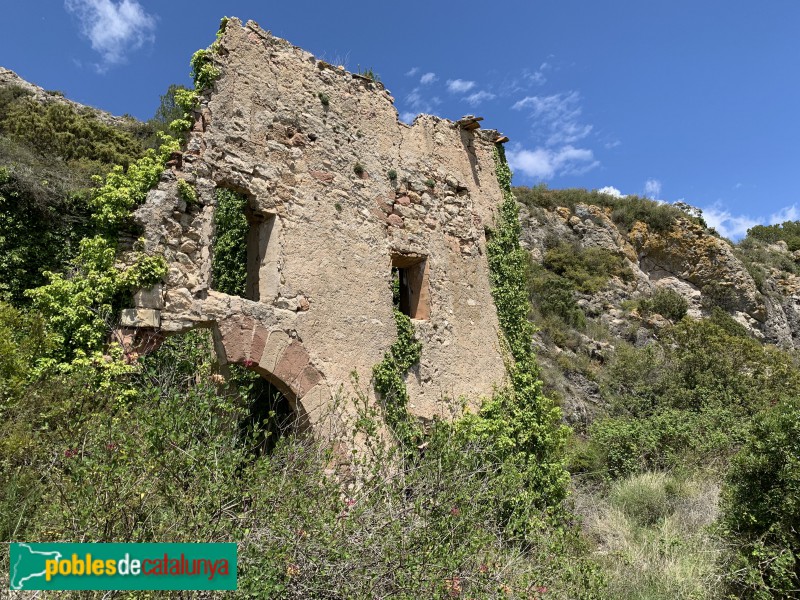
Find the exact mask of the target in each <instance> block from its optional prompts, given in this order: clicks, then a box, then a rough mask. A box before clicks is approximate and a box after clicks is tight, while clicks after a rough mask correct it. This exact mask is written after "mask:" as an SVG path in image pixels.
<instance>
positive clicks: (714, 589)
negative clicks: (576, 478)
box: [575, 473, 723, 600]
mask: <svg viewBox="0 0 800 600" xmlns="http://www.w3.org/2000/svg"><path fill="white" fill-rule="evenodd" d="M718 498H719V482H718V481H717V480H716V479H715V478H713V477H710V476H708V474H707V473H694V474H692V475H691V476H688V477H678V476H673V475H669V474H664V473H643V474H640V475H634V476H631V477H629V478H626V479H623V480H619V481H617V482H615V483H613V484H612V485H611V486H610V488H609V489H608V490H606V491H605V492H600V491H597V490H595V491H590V490H586V489H583V490H581V489H578V490H576V493H575V501H576V509H577V511H578V513H579V514H580V515H581V516H582V517H583V520H584V528H585V530H586V533H587V534H588V536H589V538H590V539H591V540H592V541H593V542H594V544H595V557H596V559H597V560H598V562H599V563H600V564H601V566H602V568H603V571H604V572H605V576H606V578H607V582H608V590H607V594H608V597H609V598H615V599H619V600H634V599H641V600H645V599H646V600H658V599H661V598H663V599H665V600H666V599H669V600H675V599H692V600H701V599H702V600H707V599H708V600H710V599H714V598H719V597H720V596H719V595H718V594H719V592H718V590H719V588H720V585H721V577H720V573H719V569H718V565H719V563H720V556H721V553H722V551H723V546H722V544H721V542H720V541H719V540H718V539H717V538H715V536H714V535H713V534H712V533H711V532H710V530H709V527H708V526H709V525H710V524H711V523H712V522H713V521H714V520H715V518H716V516H717V505H718Z"/></svg>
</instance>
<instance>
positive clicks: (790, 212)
mask: <svg viewBox="0 0 800 600" xmlns="http://www.w3.org/2000/svg"><path fill="white" fill-rule="evenodd" d="M798 219H800V211H798V210H797V205H796V204H792V205H791V206H784V207H783V208H782V209H780V210H779V211H778V212H776V213H772V214H771V215H770V216H769V224H770V225H777V224H779V223H783V222H785V221H797V220H798Z"/></svg>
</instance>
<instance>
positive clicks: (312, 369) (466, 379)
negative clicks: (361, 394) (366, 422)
mask: <svg viewBox="0 0 800 600" xmlns="http://www.w3.org/2000/svg"><path fill="white" fill-rule="evenodd" d="M214 61H215V66H216V67H217V68H218V69H219V71H220V76H219V78H218V79H217V80H216V81H215V83H214V84H213V86H212V87H211V88H210V89H208V90H206V91H205V92H204V94H203V96H202V99H201V104H200V107H199V108H198V109H197V111H196V113H195V118H196V120H195V123H194V127H193V129H192V131H191V132H190V134H189V137H188V140H187V144H186V149H185V152H184V153H182V155H180V156H175V157H174V159H173V160H172V161H171V163H170V168H169V169H167V170H166V171H165V172H164V174H163V176H162V178H161V181H160V183H159V184H158V186H157V187H156V188H155V189H153V190H152V191H151V192H150V194H149V196H148V198H147V201H146V203H145V204H144V205H142V206H141V207H140V208H139V209H138V210H137V212H136V220H137V221H138V223H139V224H140V225H141V227H142V229H143V237H144V239H145V243H144V245H145V250H146V251H148V252H152V253H160V254H162V255H163V256H165V257H166V259H167V262H168V264H169V274H168V277H167V279H166V281H165V282H164V283H163V284H162V285H160V286H157V287H156V288H155V289H153V290H143V291H141V292H140V293H138V294H137V295H136V299H135V301H136V307H135V308H134V309H132V310H131V311H128V312H127V313H126V318H127V321H126V322H127V323H128V325H129V326H131V327H135V326H140V327H149V328H150V329H153V328H154V327H153V326H157V328H158V330H159V331H160V332H162V333H164V334H170V333H176V332H181V331H185V330H187V329H190V328H193V327H210V328H212V329H213V330H214V331H215V333H216V336H217V339H218V341H219V344H218V346H219V349H220V352H221V353H222V354H223V355H224V359H225V360H227V361H229V362H236V363H242V364H245V365H247V366H248V367H250V368H252V369H254V370H257V371H258V372H259V373H261V374H262V375H263V376H264V377H266V378H268V379H269V380H270V381H272V382H273V383H274V384H275V385H277V386H278V387H279V388H280V389H281V390H282V391H283V392H284V393H285V394H286V395H287V397H289V399H290V401H291V402H294V403H295V407H296V409H297V411H298V412H299V413H301V414H302V415H304V416H305V417H307V418H308V419H309V420H310V422H311V423H312V424H314V423H317V422H318V420H319V419H320V418H321V415H322V414H323V413H324V411H325V409H326V407H328V406H329V405H330V402H331V398H332V397H334V396H335V395H337V393H339V391H340V390H342V389H345V390H346V391H350V390H351V387H350V386H351V382H352V376H353V374H354V373H355V374H357V375H358V378H359V380H360V382H361V386H362V389H364V390H365V391H366V392H367V394H368V397H369V398H370V400H371V401H372V402H375V401H376V398H375V395H374V392H372V391H371V389H367V388H369V387H370V386H368V384H367V382H369V380H370V377H371V370H372V367H373V365H375V364H376V363H378V362H379V361H380V360H381V359H382V358H383V355H384V353H385V352H386V351H387V349H388V348H389V346H390V345H391V344H392V342H393V341H394V339H395V337H396V331H395V321H394V318H393V301H392V290H391V287H390V283H391V273H392V268H393V267H394V268H396V269H399V270H401V271H403V273H404V274H405V276H406V279H405V282H406V283H405V285H407V286H408V287H409V289H408V290H406V292H407V293H408V294H409V295H410V296H412V297H413V298H414V301H413V303H412V304H413V306H410V307H406V309H405V310H406V311H407V313H408V315H409V316H410V317H411V318H412V319H413V322H414V325H415V330H416V335H417V337H418V339H419V340H421V341H422V343H423V349H422V358H421V361H420V363H419V365H418V366H417V367H415V368H414V369H412V371H411V372H409V374H408V376H407V377H406V384H407V388H408V391H409V396H410V406H409V409H410V411H411V412H412V414H414V415H416V416H418V417H421V418H424V419H431V418H434V417H437V416H441V417H447V416H448V415H449V414H450V411H451V408H452V406H451V404H452V402H453V401H456V400H459V399H461V398H462V397H464V398H466V399H467V400H468V401H469V402H470V403H473V404H474V403H476V402H477V401H478V400H479V398H480V397H481V396H486V395H489V394H491V393H492V390H493V388H494V386H496V385H499V384H501V383H502V381H503V379H504V377H505V375H504V373H505V370H504V365H503V359H502V355H501V350H500V345H499V341H498V334H499V325H498V320H497V313H496V308H495V306H494V303H493V300H492V295H491V289H490V279H489V271H488V262H487V257H486V237H485V236H486V228H487V227H488V226H491V224H492V223H493V221H494V219H495V210H496V207H497V206H498V205H499V204H500V203H501V201H502V194H501V191H500V188H499V186H498V183H497V179H496V173H495V166H494V156H493V151H494V147H493V146H494V143H495V141H496V140H497V137H498V135H497V132H495V131H491V130H484V129H480V128H477V123H476V121H475V120H468V121H467V122H468V123H470V125H469V126H464V125H463V123H461V124H459V123H455V122H452V121H448V120H444V119H439V118H436V117H432V116H421V117H419V118H418V119H417V120H416V121H415V122H414V124H413V125H411V126H409V125H406V124H403V123H401V122H399V121H398V114H397V111H396V109H395V108H394V106H393V99H392V97H391V96H390V94H389V92H388V91H387V90H385V89H384V88H383V86H382V85H381V84H379V83H377V82H375V81H372V80H370V79H368V78H365V77H362V76H359V75H355V74H352V73H348V72H347V71H345V70H344V69H343V68H341V67H335V66H333V65H330V64H327V63H325V62H323V61H321V60H318V59H316V58H315V57H313V56H312V55H311V54H309V53H308V52H306V51H304V50H302V49H300V48H297V47H295V46H293V45H291V44H290V43H289V42H287V41H285V40H282V39H280V38H277V37H275V36H272V35H271V34H270V33H269V32H266V31H264V30H263V29H261V28H260V27H258V26H257V25H256V24H255V23H252V22H249V23H247V24H245V25H242V24H241V22H240V21H238V20H236V19H231V20H230V21H229V22H228V24H227V27H226V29H225V32H224V35H222V36H221V38H220V40H219V42H218V48H217V52H216V53H215V54H214ZM390 171H392V172H393V174H392V175H393V176H390V173H389V172H390ZM178 180H185V181H186V182H188V183H189V184H190V185H192V186H193V187H194V188H195V189H196V191H197V197H198V200H197V202H194V203H187V202H186V201H184V200H182V199H181V196H180V194H179V192H178ZM218 188H227V189H230V190H234V191H236V192H238V193H241V194H244V195H245V196H246V198H247V200H248V215H249V219H250V227H251V236H252V237H253V239H254V240H257V242H254V244H253V247H252V248H250V249H249V253H250V254H249V256H248V265H249V267H248V268H249V271H248V294H247V297H238V296H230V295H227V294H224V293H222V292H220V291H218V290H217V289H215V282H214V280H213V278H212V267H211V265H212V260H213V256H214V252H215V229H214V212H215V209H216V199H215V191H216V190H217V189H218Z"/></svg>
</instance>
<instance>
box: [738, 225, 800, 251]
mask: <svg viewBox="0 0 800 600" xmlns="http://www.w3.org/2000/svg"><path fill="white" fill-rule="evenodd" d="M745 239H754V240H760V241H762V242H766V243H768V244H774V243H775V242H780V241H783V242H786V244H787V246H788V247H789V250H790V251H792V252H793V251H795V250H800V221H784V222H783V223H780V224H777V225H756V226H754V227H752V228H750V229H748V230H747V238H745Z"/></svg>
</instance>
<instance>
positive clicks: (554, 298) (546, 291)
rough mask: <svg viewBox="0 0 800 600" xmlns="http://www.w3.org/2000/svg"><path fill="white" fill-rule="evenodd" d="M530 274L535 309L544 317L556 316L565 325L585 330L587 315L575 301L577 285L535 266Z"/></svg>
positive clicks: (529, 286)
mask: <svg viewBox="0 0 800 600" xmlns="http://www.w3.org/2000/svg"><path fill="white" fill-rule="evenodd" d="M529 273H530V275H529V280H528V281H529V283H528V293H529V294H530V298H531V302H532V303H533V305H534V307H536V309H537V310H538V311H539V312H540V313H541V314H542V316H544V317H547V316H549V315H554V316H556V317H558V318H560V319H561V320H562V321H563V322H564V324H565V325H568V326H570V327H575V328H577V329H583V327H584V326H585V325H586V315H584V313H583V311H582V310H581V309H580V307H579V306H578V303H577V301H576V299H575V291H576V289H575V284H574V283H573V282H572V281H570V280H569V279H566V278H564V277H560V276H559V275H555V274H553V273H548V272H547V271H545V270H544V269H541V268H538V267H536V266H533V265H531V267H530V271H529Z"/></svg>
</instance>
